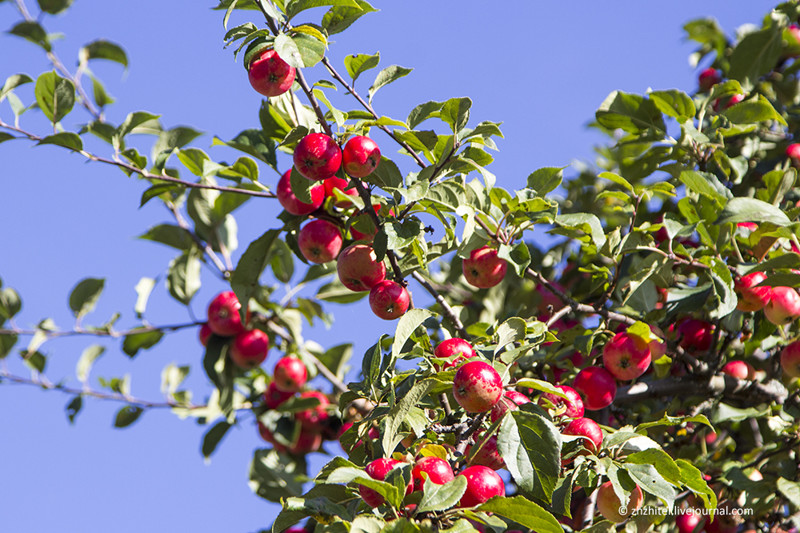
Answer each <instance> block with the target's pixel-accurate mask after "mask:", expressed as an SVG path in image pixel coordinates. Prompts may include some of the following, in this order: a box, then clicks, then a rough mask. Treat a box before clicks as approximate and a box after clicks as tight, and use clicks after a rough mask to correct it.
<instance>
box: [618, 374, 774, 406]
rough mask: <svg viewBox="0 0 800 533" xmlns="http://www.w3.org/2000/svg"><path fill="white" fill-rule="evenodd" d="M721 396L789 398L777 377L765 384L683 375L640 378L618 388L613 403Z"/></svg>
mask: <svg viewBox="0 0 800 533" xmlns="http://www.w3.org/2000/svg"><path fill="white" fill-rule="evenodd" d="M698 395H701V396H714V397H719V396H724V397H726V398H732V399H741V400H747V401H748V402H750V403H753V402H771V403H777V404H779V405H780V404H783V403H784V402H785V401H786V399H787V398H788V397H789V393H788V391H787V390H786V387H784V386H783V384H781V383H780V382H779V381H777V380H771V381H768V382H767V383H759V382H757V381H749V380H743V379H736V378H733V377H731V376H726V375H713V376H710V377H702V376H685V377H681V378H670V379H663V380H659V381H655V382H647V381H640V382H639V383H634V384H633V385H627V386H624V387H620V388H619V389H618V390H617V396H616V398H614V404H615V405H618V404H621V403H632V402H639V401H642V400H646V399H649V398H658V397H667V398H668V397H673V396H683V397H687V396H698Z"/></svg>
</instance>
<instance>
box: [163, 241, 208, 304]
mask: <svg viewBox="0 0 800 533" xmlns="http://www.w3.org/2000/svg"><path fill="white" fill-rule="evenodd" d="M167 289H168V290H169V293H170V295H171V296H172V297H173V298H175V299H176V300H178V301H179V302H181V303H182V304H183V305H189V302H191V301H192V297H193V296H194V295H195V293H196V292H197V291H198V290H199V289H200V259H199V258H198V257H197V253H195V252H193V251H191V250H190V251H188V252H184V253H182V254H181V255H179V256H178V257H176V258H175V259H173V260H172V261H170V263H169V269H168V270H167Z"/></svg>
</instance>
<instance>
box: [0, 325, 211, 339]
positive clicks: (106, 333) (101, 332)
mask: <svg viewBox="0 0 800 533" xmlns="http://www.w3.org/2000/svg"><path fill="white" fill-rule="evenodd" d="M203 324H204V322H188V323H186V324H172V325H168V326H143V327H140V328H133V329H129V330H124V331H115V330H113V329H110V330H105V329H82V328H81V329H72V330H57V331H50V330H46V329H19V328H0V335H22V336H30V335H37V334H41V333H44V335H45V336H46V337H47V338H48V339H54V338H58V337H74V336H81V335H84V336H93V337H111V338H114V339H116V338H120V337H126V336H128V335H134V334H139V333H151V332H153V331H178V330H180V329H185V328H192V327H199V326H202V325H203Z"/></svg>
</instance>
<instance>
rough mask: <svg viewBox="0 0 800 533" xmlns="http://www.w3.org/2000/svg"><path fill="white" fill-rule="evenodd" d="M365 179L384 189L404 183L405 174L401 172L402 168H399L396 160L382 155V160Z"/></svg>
mask: <svg viewBox="0 0 800 533" xmlns="http://www.w3.org/2000/svg"><path fill="white" fill-rule="evenodd" d="M365 181H368V182H369V183H372V184H374V185H377V186H378V187H380V188H382V189H388V188H396V187H401V186H402V185H403V174H401V173H400V169H399V168H397V165H396V164H395V163H394V161H392V160H391V159H387V158H385V157H381V162H380V163H378V166H377V167H376V168H375V170H373V171H372V174H370V175H369V176H367V177H366V180H365Z"/></svg>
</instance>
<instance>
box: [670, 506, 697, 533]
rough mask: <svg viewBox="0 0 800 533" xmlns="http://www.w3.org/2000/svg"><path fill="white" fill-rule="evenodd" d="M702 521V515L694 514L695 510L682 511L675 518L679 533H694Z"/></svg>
mask: <svg viewBox="0 0 800 533" xmlns="http://www.w3.org/2000/svg"><path fill="white" fill-rule="evenodd" d="M701 519H702V518H701V515H700V513H696V512H694V509H681V510H680V514H679V515H678V516H677V517H675V525H676V526H677V527H678V533H694V530H695V529H696V528H697V525H698V524H699V523H700V520H701Z"/></svg>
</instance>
